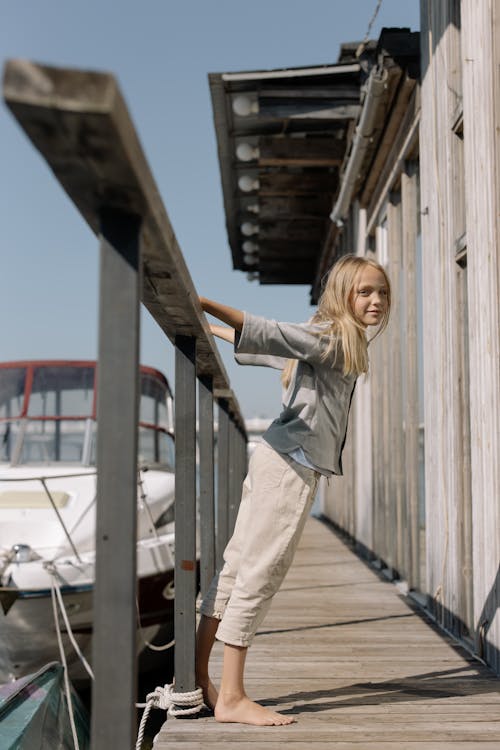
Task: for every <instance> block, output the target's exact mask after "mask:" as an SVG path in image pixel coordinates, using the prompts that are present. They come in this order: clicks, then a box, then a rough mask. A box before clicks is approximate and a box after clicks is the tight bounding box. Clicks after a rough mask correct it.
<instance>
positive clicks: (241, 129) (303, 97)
mask: <svg viewBox="0 0 500 750" xmlns="http://www.w3.org/2000/svg"><path fill="white" fill-rule="evenodd" d="M365 68H366V66H365V65H362V64H361V63H360V61H359V60H355V59H354V60H346V61H344V62H342V63H341V64H335V65H324V66H317V67H310V68H293V69H283V70H272V71H254V72H252V71H250V72H241V73H212V74H210V75H209V83H210V89H211V96H212V105H213V113H214V123H215V130H216V136H217V146H218V154H219V165H220V173H221V181H222V189H223V199H224V208H225V215H226V228H227V233H228V239H229V245H230V247H231V254H232V260H233V267H234V268H235V269H238V270H243V271H252V272H256V273H257V274H258V277H259V281H260V283H265V284H272V283H282V284H283V283H284V284H286V283H290V284H295V283H303V284H308V283H311V282H312V280H313V278H314V271H315V268H316V265H317V262H318V258H319V254H320V251H321V248H322V247H323V244H324V237H325V233H326V230H327V227H328V215H329V212H330V210H331V207H332V204H333V201H334V199H335V196H336V193H337V191H338V184H339V170H340V167H341V164H342V163H343V160H344V157H345V150H346V146H347V141H348V136H349V133H350V130H351V126H352V123H353V122H355V120H356V119H357V117H358V115H359V112H360V107H361V102H360V97H361V93H360V86H361V83H362V82H363V81H364V79H365V78H366V70H365ZM242 95H247V96H251V97H252V101H253V102H254V103H255V104H256V105H258V111H254V112H252V113H250V114H248V115H247V116H238V115H237V114H235V112H234V111H233V100H234V98H235V97H236V96H242ZM241 143H246V144H249V145H250V146H251V147H252V148H253V149H258V155H256V156H255V157H254V158H252V159H251V160H250V161H241V160H240V159H238V157H237V155H236V149H237V148H238V146H239V145H240V144H241ZM242 176H247V177H250V178H251V179H253V180H255V181H258V186H257V184H256V187H255V189H253V190H251V191H250V192H244V191H243V190H242V189H241V188H240V187H239V184H238V181H239V179H240V178H241V177H242ZM256 206H257V207H258V213H255V210H256V208H255V207H256ZM245 223H249V224H252V225H254V226H256V227H258V231H256V233H255V235H252V236H245V235H244V234H243V233H242V231H241V226H242V224H245ZM246 240H248V241H250V242H252V243H253V244H255V245H258V247H259V251H258V261H257V262H256V263H248V262H247V260H246V258H245V255H246V253H245V252H244V250H243V243H244V242H245V241H246ZM247 258H248V255H247Z"/></svg>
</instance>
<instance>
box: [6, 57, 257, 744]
mask: <svg viewBox="0 0 500 750" xmlns="http://www.w3.org/2000/svg"><path fill="white" fill-rule="evenodd" d="M4 98H5V101H6V103H7V105H8V106H9V108H10V109H11V111H12V112H13V114H14V116H15V117H16V119H17V120H18V122H19V124H20V125H21V127H22V128H23V130H24V131H25V132H26V134H27V135H28V137H29V138H30V139H31V141H32V143H33V145H34V146H35V147H36V148H37V149H38V151H39V152H40V153H41V154H42V155H43V156H44V158H45V159H46V161H47V163H48V165H49V166H50V168H51V169H52V171H53V172H54V174H55V176H56V178H57V179H58V180H59V182H60V183H61V185H62V187H63V188H64V190H65V191H66V192H67V194H68V195H69V197H70V198H71V200H72V201H73V202H74V204H75V206H76V207H77V208H78V209H79V211H80V212H81V214H82V216H83V217H84V219H85V220H86V221H87V223H88V224H89V226H90V228H91V229H92V230H93V232H94V233H95V234H96V235H97V236H98V237H99V242H100V253H101V261H100V313H99V382H98V448H97V471H98V481H97V519H96V582H95V590H94V600H93V601H94V626H93V639H94V645H93V667H94V673H95V684H94V687H93V691H92V748H93V750H109V749H110V748H123V749H124V748H131V747H132V746H133V743H134V740H135V732H136V726H135V711H134V704H135V701H136V682H137V674H136V626H137V623H136V610H135V601H136V544H135V540H136V515H137V422H138V382H139V378H138V375H139V366H138V365H139V360H138V357H139V336H140V332H139V312H140V309H139V308H140V302H141V301H142V302H143V303H144V305H145V306H146V307H147V309H148V310H149V312H150V313H151V314H152V316H153V318H154V319H155V321H156V322H157V323H158V325H159V326H160V327H161V328H162V330H163V331H164V332H165V334H166V336H167V337H168V338H169V339H170V341H171V342H172V343H173V344H174V346H175V404H176V410H175V411H176V419H175V436H176V480H175V481H176V501H175V502H176V507H175V522H176V524H175V531H176V540H175V547H176V555H175V559H176V562H175V638H176V646H175V685H176V692H181V693H182V692H190V691H192V690H194V689H195V677H194V638H195V598H196V584H197V565H196V418H197V414H196V411H197V410H196V382H197V379H198V386H199V394H198V403H199V409H198V411H199V448H200V465H199V470H200V519H201V524H200V526H201V529H200V544H201V562H200V569H201V588H202V592H203V591H204V590H205V589H206V587H207V585H208V582H209V581H210V579H211V577H212V575H213V574H214V571H215V565H216V560H219V561H220V559H221V556H222V550H223V548H224V545H225V542H226V540H227V538H228V535H229V533H230V530H231V527H232V524H233V523H234V516H235V510H236V508H235V498H238V497H239V494H240V486H241V482H242V478H243V475H244V473H245V469H246V433H245V427H244V422H243V418H242V415H241V412H240V409H239V406H238V402H237V400H236V397H235V395H234V394H233V392H232V390H231V387H230V384H229V379H228V376H227V373H226V371H225V369H224V366H223V363H222V361H221V358H220V355H219V353H218V350H217V348H216V346H215V342H214V340H213V337H212V335H211V333H210V331H209V328H208V324H207V322H206V319H205V316H204V314H203V312H202V310H201V307H200V304H199V300H198V295H197V293H196V290H195V288H194V285H193V282H192V280H191V277H190V274H189V271H188V269H187V267H186V264H185V261H184V258H183V255H182V252H181V250H180V248H179V246H178V244H177V240H176V238H175V235H174V232H173V229H172V226H171V224H170V221H169V218H168V215H167V212H166V210H165V207H164V205H163V203H162V200H161V198H160V195H159V193H158V189H157V187H156V184H155V181H154V179H153V177H152V174H151V171H150V168H149V166H148V163H147V161H146V158H145V156H144V153H143V150H142V147H141V144H140V141H139V138H138V135H137V133H136V130H135V128H134V125H133V123H132V120H131V118H130V115H129V113H128V111H127V107H126V105H125V102H124V99H123V97H122V95H121V93H120V90H119V87H118V85H117V82H116V80H115V78H114V77H113V76H112V75H109V74H103V73H96V72H85V71H79V70H63V69H59V68H53V67H47V66H43V65H37V64H34V63H31V62H28V61H22V60H13V61H9V62H8V63H7V65H6V67H5V73H4ZM214 399H215V401H216V402H217V404H218V462H217V464H218V465H217V470H218V502H217V503H214V421H213V418H214V414H213V402H214Z"/></svg>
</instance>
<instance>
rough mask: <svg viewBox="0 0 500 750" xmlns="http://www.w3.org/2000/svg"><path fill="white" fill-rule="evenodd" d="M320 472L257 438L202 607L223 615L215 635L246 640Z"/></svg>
mask: <svg viewBox="0 0 500 750" xmlns="http://www.w3.org/2000/svg"><path fill="white" fill-rule="evenodd" d="M318 478H319V474H318V473H317V472H315V471H314V470H313V469H309V468H307V467H306V466H302V465H301V464H298V463H296V462H295V461H293V460H292V459H291V458H289V457H288V456H284V455H281V454H280V453H277V452H276V451H275V450H273V449H272V448H271V447H270V446H269V445H268V444H267V443H262V444H259V445H258V446H257V447H256V448H255V450H254V452H253V454H252V457H251V459H250V465H249V469H248V474H247V477H246V479H245V481H244V483H243V494H242V498H241V504H240V508H239V511H238V517H237V519H236V524H235V527H234V533H233V536H232V537H231V539H230V541H229V542H228V545H227V547H226V549H225V550H224V566H223V568H222V570H221V571H220V573H218V574H217V575H216V576H215V577H214V579H213V581H212V583H211V585H210V588H209V590H208V592H207V594H206V596H205V598H204V600H203V602H202V604H201V608H200V611H201V613H202V614H204V615H207V616H208V617H215V618H217V619H218V620H221V622H220V625H219V628H218V630H217V638H218V639H219V640H221V641H223V642H224V643H229V644H231V645H233V646H249V645H250V644H251V642H252V640H253V637H254V635H255V632H256V630H257V628H258V627H259V625H260V624H261V622H262V621H263V619H264V617H265V616H266V614H267V611H268V609H269V606H270V604H271V599H272V597H273V595H274V594H275V593H276V591H277V590H278V589H279V587H280V585H281V582H282V581H283V578H284V577H285V575H286V573H287V571H288V569H289V567H290V565H291V562H292V560H293V556H294V554H295V550H296V548H297V545H298V542H299V539H300V536H301V533H302V530H303V528H304V524H305V522H306V519H307V517H308V515H309V512H310V509H311V505H312V503H313V500H314V496H315V494H316V488H317V484H318Z"/></svg>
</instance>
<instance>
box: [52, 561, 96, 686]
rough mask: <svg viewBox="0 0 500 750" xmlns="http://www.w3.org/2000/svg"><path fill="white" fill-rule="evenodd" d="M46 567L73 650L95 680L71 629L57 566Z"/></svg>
mask: <svg viewBox="0 0 500 750" xmlns="http://www.w3.org/2000/svg"><path fill="white" fill-rule="evenodd" d="M44 567H45V569H46V570H47V572H48V573H49V574H50V576H51V579H52V583H53V588H54V589H55V593H56V596H57V601H58V602H59V609H60V610H61V614H62V617H63V620H64V624H65V626H66V630H67V633H68V636H69V639H70V641H71V643H72V644H73V648H74V649H75V651H76V653H77V655H78V658H79V659H80V661H81V662H82V664H83V666H84V667H85V669H86V671H87V674H88V675H89V677H90V678H91V680H93V679H94V673H93V671H92V668H91V666H90V664H89V663H88V661H87V659H86V658H85V657H84V655H83V654H82V652H81V650H80V647H79V645H78V643H77V641H76V638H75V636H74V635H73V631H72V629H71V625H70V624H69V619H68V614H67V612H66V607H65V604H64V600H63V597H62V594H61V587H60V586H59V581H58V580H57V570H56V566H55V565H54V563H46V564H45V565H44Z"/></svg>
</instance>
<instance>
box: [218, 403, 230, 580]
mask: <svg viewBox="0 0 500 750" xmlns="http://www.w3.org/2000/svg"><path fill="white" fill-rule="evenodd" d="M218 411H219V414H218V418H219V428H218V432H217V537H216V540H217V541H216V565H217V568H218V569H219V568H220V567H221V566H222V562H223V553H224V549H225V546H226V544H227V540H228V536H229V534H228V528H229V527H228V504H229V482H228V465H229V411H228V403H227V400H226V399H224V398H220V399H219V410H218Z"/></svg>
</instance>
